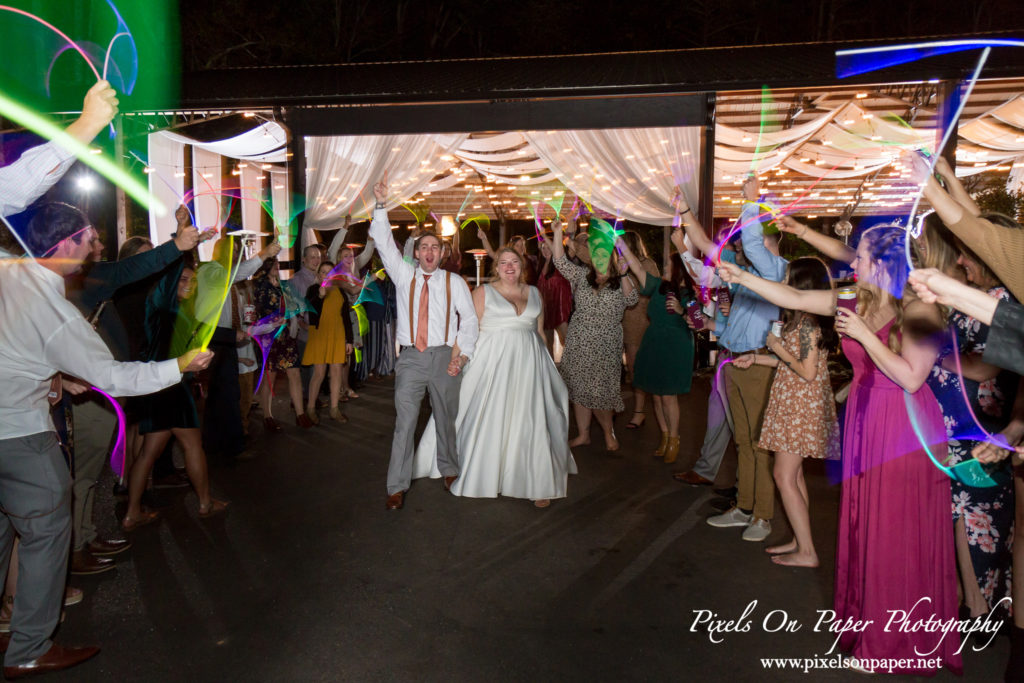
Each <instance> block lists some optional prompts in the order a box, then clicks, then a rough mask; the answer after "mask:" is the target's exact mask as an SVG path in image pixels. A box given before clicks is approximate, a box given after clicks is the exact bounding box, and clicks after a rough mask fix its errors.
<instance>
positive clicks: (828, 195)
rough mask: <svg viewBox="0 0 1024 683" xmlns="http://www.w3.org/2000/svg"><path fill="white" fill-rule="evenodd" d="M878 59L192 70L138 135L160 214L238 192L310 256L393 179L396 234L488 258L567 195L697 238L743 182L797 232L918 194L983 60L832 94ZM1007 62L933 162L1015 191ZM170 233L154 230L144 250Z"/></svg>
mask: <svg viewBox="0 0 1024 683" xmlns="http://www.w3.org/2000/svg"><path fill="white" fill-rule="evenodd" d="M992 37H993V36H991V35H989V36H984V37H979V38H992ZM997 37H1003V38H1005V37H1006V36H997ZM961 38H962V37H961ZM914 42H918V41H914ZM873 44H876V45H882V44H884V43H882V42H877V43H870V42H868V43H863V42H861V43H856V44H825V43H813V44H798V45H769V46H749V47H736V48H712V49H701V50H670V51H657V52H633V53H605V54H595V55H570V56H557V57H530V58H498V59H472V60H451V61H426V62H400V63H376V64H340V65H328V66H287V67H264V68H246V69H223V70H214V71H205V72H200V73H195V74H188V75H186V78H185V79H184V89H183V98H182V104H181V108H180V110H178V111H176V112H139V113H136V114H135V115H145V116H152V115H153V114H158V115H160V114H162V115H163V116H165V117H167V118H166V121H167V123H168V124H170V125H168V128H169V130H165V131H161V132H156V133H153V134H151V135H150V136H149V148H150V158H149V160H148V161H149V165H148V167H147V169H146V170H147V171H148V172H150V186H151V188H152V189H153V191H154V193H155V194H157V195H158V196H161V197H162V199H164V200H166V201H168V202H172V203H173V202H174V201H176V198H175V195H178V196H180V194H181V192H182V191H183V189H184V181H185V176H186V174H187V173H190V174H191V176H192V178H191V180H192V183H191V186H192V187H193V188H195V191H196V193H197V195H200V196H198V197H197V207H196V208H197V218H198V220H199V222H200V225H201V226H202V227H206V226H208V225H212V224H214V223H216V222H218V221H220V220H222V219H223V216H224V215H225V202H226V201H227V200H226V199H225V198H224V197H223V196H222V195H221V192H223V191H225V190H226V189H227V188H230V187H240V188H241V190H240V191H239V193H240V194H241V199H242V200H243V201H241V202H240V204H241V207H242V212H241V218H242V223H243V227H245V228H247V229H254V230H263V231H264V232H266V231H268V230H269V229H270V228H271V227H272V223H274V222H276V223H277V224H279V225H280V224H284V223H287V222H289V221H290V220H291V219H292V218H293V217H296V215H297V223H298V225H297V226H296V227H297V228H298V230H299V232H301V233H304V238H303V241H308V240H309V239H315V236H314V235H313V234H312V233H310V232H308V231H309V229H317V230H330V229H335V228H337V227H338V226H339V225H340V224H341V222H342V220H343V218H344V216H345V215H346V214H351V215H352V216H354V217H355V219H356V220H358V219H359V218H365V217H366V216H367V215H368V211H369V208H370V207H371V202H372V191H371V187H372V184H373V183H374V182H376V180H377V179H379V178H380V177H381V176H382V175H383V172H384V171H385V170H388V171H390V174H391V175H390V178H391V188H392V193H393V201H392V205H391V206H389V209H392V213H391V216H392V220H393V222H396V223H412V222H418V223H424V224H427V225H428V226H429V225H430V224H433V223H434V222H441V220H442V219H445V218H446V217H450V218H451V219H453V220H452V221H448V220H445V224H446V226H447V230H448V231H449V232H450V231H451V230H452V229H454V228H453V227H452V225H453V224H458V223H460V222H462V221H465V220H466V219H472V218H473V217H474V216H485V217H486V220H487V221H495V222H497V223H498V224H499V225H500V227H501V232H500V236H499V241H504V239H505V237H506V232H505V228H506V224H507V222H508V221H510V220H527V221H531V220H536V221H537V224H538V226H540V225H542V224H543V223H546V222H549V221H550V219H551V217H552V216H553V215H554V213H555V209H558V208H560V207H561V209H562V213H563V214H564V213H565V212H566V210H567V209H568V208H569V207H570V206H572V205H573V204H574V202H575V201H576V198H577V197H579V198H580V199H582V200H583V202H584V203H585V204H586V205H588V206H590V207H592V208H593V209H594V210H595V212H597V213H599V214H603V215H605V216H607V217H621V218H623V219H626V220H631V221H635V222H639V223H646V224H650V225H669V224H670V223H671V220H672V213H671V211H672V210H671V207H670V205H669V199H670V197H671V195H672V193H673V188H674V187H675V186H677V185H678V186H680V187H681V188H682V189H683V191H684V193H685V194H686V196H687V198H688V200H689V203H690V204H691V206H693V207H695V210H696V211H697V213H698V216H699V218H700V219H701V222H702V223H703V224H704V225H705V226H710V225H711V224H712V219H713V218H733V217H735V216H736V215H737V214H738V212H739V206H738V205H739V203H740V200H739V198H738V187H737V186H738V185H739V184H740V183H741V182H742V178H743V177H744V176H745V175H746V174H747V173H748V172H752V171H756V172H757V173H759V174H760V175H761V176H762V177H763V178H764V179H765V180H766V184H767V188H768V190H769V191H771V192H773V193H775V195H776V197H777V199H778V200H779V202H780V203H783V204H788V203H790V202H793V201H797V200H799V201H798V203H797V204H795V206H796V207H797V208H796V211H797V212H799V213H800V214H801V215H805V216H809V217H814V218H817V217H821V218H822V219H827V218H832V219H833V221H832V222H834V220H835V219H838V218H839V217H840V215H841V214H842V213H843V211H844V210H846V212H847V213H848V214H849V213H851V212H852V213H853V214H854V215H869V214H887V215H897V216H899V215H905V214H906V213H908V212H909V208H910V205H911V203H912V201H913V196H914V193H913V189H914V188H913V187H912V186H911V185H910V184H909V183H908V182H907V180H906V177H905V173H906V170H905V169H904V168H903V167H902V166H901V164H900V162H899V154H900V153H901V152H902V151H903V150H906V149H915V148H922V147H928V148H932V149H934V148H935V147H937V146H938V144H939V140H940V138H941V134H942V128H943V127H942V125H940V122H941V121H942V120H943V118H947V119H948V118H949V116H950V114H951V113H952V111H951V110H952V108H954V107H955V105H956V103H957V99H958V95H959V93H960V92H961V91H962V87H961V84H962V82H963V81H964V80H965V79H967V78H969V76H970V73H971V72H972V70H973V68H974V66H975V64H976V61H977V54H978V50H972V51H968V52H958V53H951V54H945V55H941V56H936V57H930V58H927V59H922V60H919V61H914V62H910V63H906V64H902V65H897V66H893V67H890V68H887V69H884V70H880V71H877V72H872V73H866V74H862V75H859V76H853V77H850V78H846V79H839V78H837V76H836V56H835V53H836V51H837V50H841V49H845V48H850V47H865V46H871V45H873ZM1020 54H1021V53H1020V52H1019V48H1010V47H1004V48H997V49H995V50H994V51H993V53H992V55H991V57H990V58H989V60H988V63H987V64H986V67H985V69H984V71H983V72H982V74H981V78H980V79H979V81H978V83H977V84H976V87H975V88H974V90H973V92H972V93H971V95H970V97H969V98H968V99H967V101H966V103H965V107H964V109H963V112H962V114H961V117H960V126H959V131H958V133H959V135H958V136H954V137H953V138H952V139H951V141H950V143H949V144H947V146H946V148H945V150H944V153H945V154H946V155H947V156H948V157H950V158H953V157H954V156H955V158H956V160H957V165H958V168H957V172H958V175H971V174H977V173H989V174H996V173H1001V174H1004V175H1005V176H1006V182H1007V185H1008V187H1009V188H1010V189H1019V188H1020V186H1021V182H1022V179H1024V97H1022V94H1024V60H1022V59H1021V58H1020ZM182 122H184V124H185V125H181V124H182ZM186 149H189V154H188V158H187V160H186V155H185V150H186ZM297 160H301V161H297ZM233 177H235V178H237V179H238V180H237V181H236V180H233V179H232V178H233ZM295 196H299V197H304V198H305V201H304V207H303V206H296V205H297V204H299V203H300V202H293V197H295ZM255 200H259V202H258V201H255ZM260 202H262V203H263V205H264V206H266V208H267V211H266V214H268V215H270V216H273V219H269V218H265V217H263V215H262V214H263V213H264V212H263V211H262V210H261V203H260ZM402 207H404V210H403V208H402ZM302 208H304V209H305V211H304V212H302V211H300V209H302ZM396 209H397V210H396ZM478 222H481V223H482V222H483V219H480V220H479V221H478ZM172 223H173V219H171V218H170V217H169V216H168V217H164V218H163V219H159V218H157V217H156V216H151V229H152V232H153V236H154V237H155V238H156V239H158V240H162V239H164V238H165V237H166V234H169V232H170V231H171V230H173V225H172ZM826 227H828V226H827V225H826ZM293 229H295V228H293ZM473 232H475V230H474V231H473ZM474 239H475V237H472V238H470V242H472V240H474ZM666 239H667V236H666ZM492 241H493V240H492ZM300 244H301V243H300ZM465 246H466V238H465V237H464V241H463V247H464V248H465ZM293 256H294V254H291V253H288V254H286V255H283V256H282V258H283V259H287V258H290V257H293Z"/></svg>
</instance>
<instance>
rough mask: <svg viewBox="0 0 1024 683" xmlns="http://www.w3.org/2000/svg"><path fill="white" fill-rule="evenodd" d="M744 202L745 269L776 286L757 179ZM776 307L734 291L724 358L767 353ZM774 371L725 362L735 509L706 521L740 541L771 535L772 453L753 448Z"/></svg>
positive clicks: (779, 264) (772, 240)
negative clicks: (739, 535)
mask: <svg viewBox="0 0 1024 683" xmlns="http://www.w3.org/2000/svg"><path fill="white" fill-rule="evenodd" d="M743 195H744V198H745V199H746V200H747V201H746V203H745V204H744V205H743V210H742V211H741V212H740V218H739V224H740V225H741V226H742V230H741V242H742V245H743V254H744V255H745V257H746V260H747V261H748V262H749V264H750V265H749V266H745V268H746V269H748V270H750V271H751V272H753V273H754V274H756V275H758V276H759V277H762V278H764V279H766V280H773V281H775V282H781V281H782V279H783V278H784V277H785V274H786V266H787V265H788V262H787V261H786V259H784V258H782V257H781V256H779V234H778V233H777V232H776V233H775V234H771V235H765V234H764V226H763V225H762V224H761V221H762V219H763V217H762V216H761V214H762V213H764V208H763V207H762V206H761V204H758V203H757V199H758V197H759V195H760V188H759V187H758V183H757V179H756V178H753V177H751V178H749V179H748V180H747V182H746V183H744V185H743ZM722 258H723V260H729V261H731V262H733V263H735V262H736V255H735V254H734V253H732V252H728V251H723V252H722ZM778 317H779V309H778V307H777V306H774V305H772V304H770V303H768V302H767V301H765V300H764V299H762V298H761V297H760V296H758V295H757V294H754V293H753V292H751V291H749V290H747V289H745V288H744V287H738V288H737V289H736V292H735V293H734V294H733V302H732V310H730V312H729V326H728V327H727V328H726V330H725V333H724V334H723V335H722V337H721V339H720V340H719V344H720V345H721V346H722V347H723V349H724V350H723V354H724V355H728V356H731V357H737V356H740V355H743V354H746V353H763V354H768V353H771V352H770V351H769V350H768V349H766V348H765V340H766V338H767V336H768V332H769V331H770V330H771V325H772V321H774V320H777V319H778ZM773 374H774V369H773V368H769V367H765V366H761V365H752V366H750V367H748V368H745V369H744V368H740V367H737V366H735V365H734V364H733V363H729V364H728V367H727V368H726V371H725V379H726V392H727V394H728V396H729V410H730V412H731V413H732V420H733V426H734V431H733V433H734V436H735V439H736V451H737V454H738V457H739V463H738V469H737V473H736V474H737V478H738V479H739V482H738V484H737V492H736V507H734V508H732V509H730V510H728V511H727V512H724V513H722V514H720V515H715V516H714V517H710V518H709V519H708V524H710V525H711V526H714V527H738V526H741V527H744V530H743V540H745V541H763V540H765V539H766V538H768V536H769V535H770V534H771V532H772V526H771V519H772V516H773V515H774V509H775V482H774V480H773V479H772V462H771V454H770V453H769V452H768V451H766V450H765V449H763V448H760V447H758V445H757V442H758V439H759V437H760V435H761V419H762V417H763V415H764V408H765V405H767V403H768V395H769V392H770V391H771V385H772V377H773Z"/></svg>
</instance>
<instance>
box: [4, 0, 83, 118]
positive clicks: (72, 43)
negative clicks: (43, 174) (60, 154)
mask: <svg viewBox="0 0 1024 683" xmlns="http://www.w3.org/2000/svg"><path fill="white" fill-rule="evenodd" d="M0 10H6V11H8V12H14V13H15V14H20V15H21V16H23V17H28V18H29V19H31V20H32V21H38V22H39V23H40V24H42V25H43V26H45V27H46V28H48V29H50V30H51V31H53V32H54V33H56V34H57V35H58V36H60V37H61V38H63V39H64V40H66V41H67V42H68V45H70V46H71V47H72V48H73V49H74V50H75V51H76V52H78V54H80V55H82V59H84V60H85V63H86V64H88V65H89V68H90V69H92V72H93V73H94V74H96V80H97V81H99V80H102V79H101V77H100V72H99V71H97V70H96V67H95V66H94V65H93V63H92V60H91V59H89V55H87V54H85V51H84V50H83V49H82V48H80V47H79V46H78V44H77V43H75V41H73V40H71V39H70V38H68V37H67V35H65V33H64V32H63V31H61V30H60V29H59V28H57V27H56V26H54V25H53V24H51V23H50V22H48V21H46V20H44V19H41V18H39V17H37V16H36V15H34V14H29V13H28V12H26V11H25V10H20V9H18V8H16V7H9V6H7V5H0ZM23 125H24V124H23Z"/></svg>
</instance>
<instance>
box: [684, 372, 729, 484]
mask: <svg viewBox="0 0 1024 683" xmlns="http://www.w3.org/2000/svg"><path fill="white" fill-rule="evenodd" d="M720 367H721V366H719V368H720ZM724 374H725V373H724V372H721V371H720V370H719V371H718V372H715V374H714V376H713V377H712V379H711V395H710V396H708V428H707V431H706V432H704V444H703V445H702V446H701V449H700V458H699V459H698V460H697V462H696V463H694V465H693V471H694V472H696V473H697V474H699V475H700V476H702V477H704V478H705V479H710V480H711V481H714V480H715V477H716V476H718V468H719V467H721V466H722V458H724V457H725V451H726V450H727V449H728V448H729V442H730V441H732V416H731V415H730V414H729V397H728V396H727V395H726V393H725V377H724Z"/></svg>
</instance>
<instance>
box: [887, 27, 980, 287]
mask: <svg viewBox="0 0 1024 683" xmlns="http://www.w3.org/2000/svg"><path fill="white" fill-rule="evenodd" d="M991 53H992V48H990V47H986V48H985V49H984V50H982V52H981V57H980V58H978V65H977V66H976V67H975V68H974V73H973V74H972V75H971V80H970V81H968V83H967V89H966V91H965V92H964V94H963V96H962V97H961V98H960V104H959V105H958V106H957V108H956V112H955V113H954V114H953V118H952V119H950V121H949V125H948V126H946V131H945V132H944V133H943V134H942V142H940V143H939V146H938V149H937V150H936V153H935V154H932V155H931V161H930V162H929V164H928V175H929V176H930V175H931V174H932V173H934V172H935V164H936V162H937V161H938V160H939V155H938V152H941V151H942V150H943V149H945V148H946V143H947V142H948V141H949V136H950V135H952V133H953V131H954V130H956V129H957V125H956V124H957V121H959V120H960V115H961V114H962V113H963V111H964V107H965V106H966V105H967V100H968V98H969V97H970V96H971V92H972V91H973V90H974V84H975V83H977V82H978V76H979V75H981V69H982V67H983V66H985V61H986V60H988V56H989V55H990V54H991ZM923 195H924V188H923V187H922V188H919V189H918V191H917V196H915V197H914V205H913V206H912V207H910V215H909V216H907V228H908V229H910V228H911V227H912V226H913V223H914V214H916V213H917V205H918V204H920V203H921V197H922V196H923ZM910 234H911V236H912V237H915V238H916V237H920V236H921V232H920V230H918V232H917V234H914V233H913V231H911V233H910ZM907 265H908V266H910V268H911V269H913V267H914V264H913V263H912V261H911V259H910V240H907Z"/></svg>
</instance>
